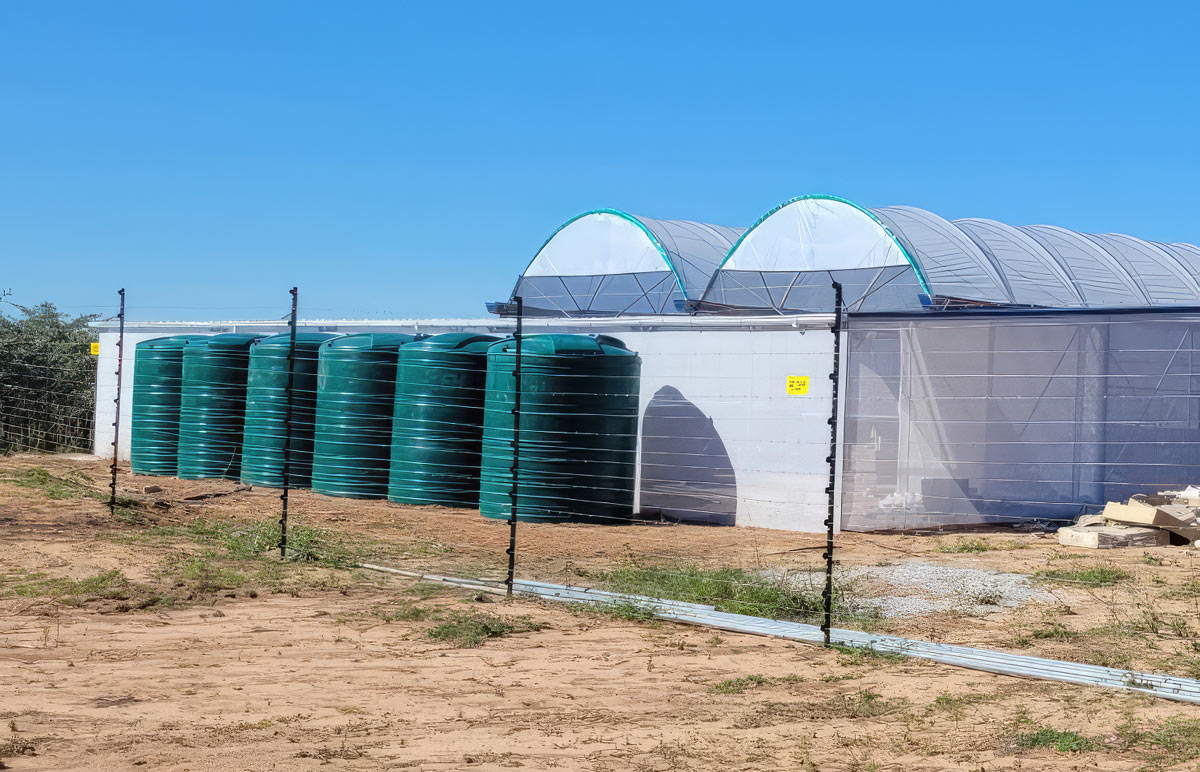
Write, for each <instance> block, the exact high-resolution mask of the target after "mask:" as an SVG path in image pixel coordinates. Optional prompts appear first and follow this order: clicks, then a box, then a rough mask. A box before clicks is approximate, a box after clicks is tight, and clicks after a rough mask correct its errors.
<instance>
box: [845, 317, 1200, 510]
mask: <svg viewBox="0 0 1200 772" xmlns="http://www.w3.org/2000/svg"><path fill="white" fill-rule="evenodd" d="M847 324H848V330H847V346H846V347H845V348H844V349H843V350H844V351H845V352H846V354H845V359H844V360H843V367H844V368H846V372H847V376H846V396H845V416H844V421H845V426H844V432H845V435H844V436H845V441H844V442H845V444H844V449H843V454H844V467H843V476H842V500H841V503H842V525H843V527H844V528H846V529H848V530H876V529H893V528H894V529H911V528H928V527H939V526H948V525H960V524H974V523H987V522H1010V521H1022V520H1070V519H1073V518H1075V517H1077V516H1078V515H1081V514H1084V513H1087V512H1094V511H1097V510H1099V509H1100V508H1101V507H1102V506H1103V505H1104V503H1105V502H1107V501H1124V500H1125V499H1127V498H1128V497H1129V496H1131V495H1133V494H1135V493H1154V492H1158V491H1163V490H1178V489H1181V488H1183V487H1185V486H1187V485H1189V484H1197V483H1200V314H1196V313H1192V312H1173V313H1172V312H1155V311H1146V312H1126V313H1119V312H1118V313H1098V312H1055V313H1052V314H1045V313H1042V314H1031V313H1013V312H990V313H989V312H958V313H955V314H939V315H936V316H932V315H930V316H925V317H924V318H921V317H908V316H905V317H887V318H885V317H865V316H864V317H850V319H849V320H848V322H847Z"/></svg>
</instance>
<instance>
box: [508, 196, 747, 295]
mask: <svg viewBox="0 0 1200 772" xmlns="http://www.w3.org/2000/svg"><path fill="white" fill-rule="evenodd" d="M744 230H745V229H743V228H728V227H725V226H721V225H708V224H706V223H699V222H690V221H686V220H655V219H652V218H649V217H639V216H636V215H632V214H628V213H626V212H621V211H617V210H615V209H600V210H595V211H592V212H585V213H584V214H581V215H579V216H577V217H574V218H572V219H571V220H569V221H567V223H565V224H564V225H562V226H561V227H560V228H559V229H558V230H556V231H555V232H554V234H553V235H552V236H551V237H550V238H549V239H548V240H547V241H546V243H545V244H543V245H542V247H541V249H539V250H538V253H537V255H536V256H535V257H534V259H533V262H531V263H530V265H529V267H528V268H527V269H526V270H525V273H524V274H523V275H522V276H521V278H520V279H519V280H518V282H517V286H516V287H515V288H514V289H513V296H518V295H519V296H521V297H522V298H523V299H524V302H525V308H526V311H527V312H528V313H533V314H549V315H556V316H560V315H561V316H620V315H629V314H673V313H682V312H685V311H686V310H687V308H686V306H687V303H688V301H691V300H698V299H699V298H700V296H701V295H702V294H703V292H704V289H705V288H706V287H707V286H708V284H709V281H710V279H711V278H712V274H713V271H715V270H716V268H717V266H718V265H719V264H720V262H721V261H722V260H723V259H724V258H725V255H726V254H727V253H728V251H729V248H730V247H731V246H733V243H734V242H735V241H736V240H737V239H738V237H739V236H740V235H741V234H742V233H743V232H744Z"/></svg>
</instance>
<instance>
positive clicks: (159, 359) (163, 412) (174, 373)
mask: <svg viewBox="0 0 1200 772" xmlns="http://www.w3.org/2000/svg"><path fill="white" fill-rule="evenodd" d="M206 337H208V336H206V335H172V336H170V337H167V338H153V339H152V340H144V341H142V342H141V343H138V344H137V346H136V347H135V348H134V364H133V416H132V421H131V423H130V427H129V428H130V442H129V457H130V465H131V466H132V467H133V473H134V474H153V475H160V476H165V477H174V476H175V473H176V472H177V471H178V464H179V458H178V454H179V400H180V397H181V395H182V394H183V347H184V346H185V345H187V343H188V342H189V341H198V340H203V339H205V338H206Z"/></svg>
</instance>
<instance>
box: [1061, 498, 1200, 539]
mask: <svg viewBox="0 0 1200 772" xmlns="http://www.w3.org/2000/svg"><path fill="white" fill-rule="evenodd" d="M1104 529H1118V530H1104ZM1064 532H1065V533H1064ZM1134 532H1136V533H1134ZM1058 533H1059V543H1060V544H1064V545H1067V546H1074V547H1090V548H1092V549H1111V548H1113V547H1124V546H1128V547H1135V546H1155V545H1157V544H1168V543H1176V544H1195V543H1196V542H1197V540H1200V488H1197V487H1196V486H1193V485H1189V486H1188V487H1186V488H1184V489H1183V490H1181V491H1163V492H1160V493H1158V494H1157V495H1146V494H1138V495H1136V496H1132V497H1130V499H1129V501H1127V502H1126V503H1124V504H1122V503H1120V502H1116V501H1110V502H1108V504H1106V505H1105V507H1104V511H1103V512H1101V513H1100V514H1099V515H1085V516H1084V517H1081V518H1080V519H1079V521H1078V522H1077V523H1075V525H1073V526H1070V527H1069V528H1060V529H1059V531H1058ZM1151 533H1153V534H1157V535H1153V536H1152V535H1151Z"/></svg>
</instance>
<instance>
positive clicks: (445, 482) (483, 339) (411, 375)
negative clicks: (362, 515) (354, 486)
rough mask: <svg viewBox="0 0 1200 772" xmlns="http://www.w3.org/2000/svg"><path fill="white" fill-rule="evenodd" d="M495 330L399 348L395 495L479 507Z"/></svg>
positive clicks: (391, 491) (391, 493)
mask: <svg viewBox="0 0 1200 772" xmlns="http://www.w3.org/2000/svg"><path fill="white" fill-rule="evenodd" d="M498 340H499V338H496V337H494V336H492V335H475V334H472V333H460V332H452V333H447V334H445V335H434V336H433V337H431V338H426V339H425V340H422V341H418V342H416V343H410V344H408V345H407V346H403V347H402V348H401V349H400V355H399V362H398V365H397V368H396V413H395V423H394V424H393V427H392V471H391V475H390V477H389V481H388V499H389V500H391V501H395V502H399V503H402V504H441V505H442V506H448V507H475V506H476V505H477V504H478V503H479V463H480V461H479V458H480V443H481V442H482V439H483V395H484V384H485V382H486V380H487V352H488V347H489V346H491V345H492V344H493V343H495V342H496V341H498Z"/></svg>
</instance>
